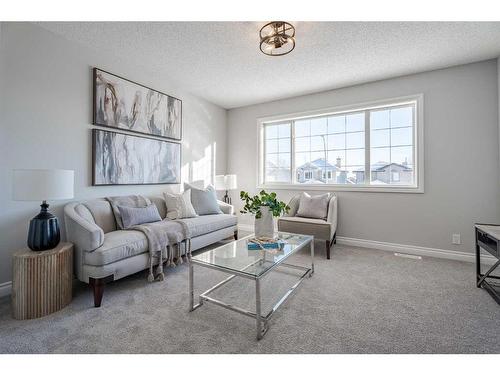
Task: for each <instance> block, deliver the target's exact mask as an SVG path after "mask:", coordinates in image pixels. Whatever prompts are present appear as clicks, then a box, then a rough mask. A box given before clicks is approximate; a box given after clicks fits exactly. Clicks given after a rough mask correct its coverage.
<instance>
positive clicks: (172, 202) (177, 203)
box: [163, 189, 196, 220]
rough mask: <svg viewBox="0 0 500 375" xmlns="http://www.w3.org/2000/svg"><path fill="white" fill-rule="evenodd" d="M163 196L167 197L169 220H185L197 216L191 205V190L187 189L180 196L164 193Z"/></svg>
mask: <svg viewBox="0 0 500 375" xmlns="http://www.w3.org/2000/svg"><path fill="white" fill-rule="evenodd" d="M163 196H164V197H165V204H166V207H167V216H166V217H167V218H168V219H172V220H174V219H184V218H188V217H195V216H196V211H195V210H194V207H193V205H192V204H191V189H187V190H185V191H184V192H183V193H180V194H175V193H169V192H164V193H163Z"/></svg>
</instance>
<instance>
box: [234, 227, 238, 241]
mask: <svg viewBox="0 0 500 375" xmlns="http://www.w3.org/2000/svg"><path fill="white" fill-rule="evenodd" d="M234 239H235V240H237V239H238V229H236V230H235V231H234Z"/></svg>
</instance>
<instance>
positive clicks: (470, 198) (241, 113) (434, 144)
mask: <svg viewBox="0 0 500 375" xmlns="http://www.w3.org/2000/svg"><path fill="white" fill-rule="evenodd" d="M332 74H335V72H332ZM276 79H279V75H278V76H277V78H276ZM499 79H500V78H499V76H498V74H497V60H489V61H484V62H478V63H473V64H468V65H462V66H456V67H452V68H447V69H442V70H436V71H430V72H425V73H420V74H414V75H409V76H403V77H399V78H393V79H387V80H383V81H377V82H373V83H368V84H363V85H358V86H353V87H347V88H342V89H337V90H332V91H327V92H322V93H316V94H311V95H305V96H300V97H294V98H291V99H285V100H279V101H275V102H269V103H264V104H259V105H253V106H248V107H241V108H236V109H231V110H229V111H228V173H236V174H237V175H238V183H239V188H240V189H241V190H247V191H249V192H250V193H255V192H256V191H257V188H256V186H257V157H256V156H255V157H249V155H257V119H258V118H261V117H268V116H274V115H282V114H287V113H296V112H303V111H310V110H317V109H322V108H331V107H335V106H343V105H352V104H356V103H364V102H370V101H375V100H381V99H388V98H395V97H401V96H408V95H414V94H421V93H422V94H424V128H425V136H424V146H425V173H424V176H425V193H423V194H409V193H374V192H338V193H337V194H338V196H339V227H338V235H339V236H344V237H350V238H357V239H365V240H372V241H382V242H390V243H399V244H406V245H414V246H423V247H428V248H436V249H445V250H455V251H461V252H466V253H470V252H472V251H473V242H474V231H473V225H474V223H475V222H498V223H500V199H499V194H498V193H499V190H500V189H499V187H500V186H499V167H500V166H499V98H498V87H497V86H498V84H499ZM299 191H300V190H299V189H297V190H296V191H291V190H277V193H278V196H279V198H280V199H282V200H285V201H288V200H289V199H290V198H291V197H292V196H293V195H294V194H297V193H299ZM311 193H312V194H315V193H316V194H317V193H321V192H318V191H316V192H314V191H312V192H311ZM233 202H236V203H237V204H238V207H236V208H237V211H239V209H240V207H241V203H240V202H239V199H238V198H237V194H236V192H234V193H233ZM240 223H243V224H253V219H252V218H251V217H248V216H242V217H241V218H240ZM452 233H460V234H461V237H462V244H461V245H453V244H452V243H451V236H452Z"/></svg>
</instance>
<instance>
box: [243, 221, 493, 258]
mask: <svg viewBox="0 0 500 375" xmlns="http://www.w3.org/2000/svg"><path fill="white" fill-rule="evenodd" d="M238 229H241V230H244V231H247V232H253V225H249V224H238ZM337 243H338V244H342V245H348V246H355V247H362V248H369V249H376V250H383V251H391V252H398V253H405V254H412V255H420V256H427V257H432V258H441V259H453V260H460V261H463V262H471V263H474V262H475V261H476V256H475V254H473V253H464V252H462V251H454V250H444V249H434V248H431V247H422V246H414V245H403V244H397V243H391V242H380V241H371V240H363V239H359V238H350V237H340V236H339V237H337ZM481 262H482V263H483V264H494V263H495V262H496V258H495V257H493V256H491V255H487V254H484V255H483V254H481Z"/></svg>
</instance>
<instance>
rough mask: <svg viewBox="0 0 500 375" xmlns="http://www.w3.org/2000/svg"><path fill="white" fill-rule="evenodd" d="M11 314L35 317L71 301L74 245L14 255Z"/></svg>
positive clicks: (61, 245) (27, 250)
mask: <svg viewBox="0 0 500 375" xmlns="http://www.w3.org/2000/svg"><path fill="white" fill-rule="evenodd" d="M12 275H13V279H12V316H13V317H14V318H15V319H34V318H40V317H42V316H45V315H48V314H51V313H53V312H56V311H58V310H60V309H62V308H63V307H64V306H66V305H68V304H69V303H70V302H71V298H72V284H73V244H72V243H68V242H61V243H60V244H59V245H57V247H55V248H54V249H51V250H46V251H32V250H30V249H28V248H25V249H22V250H18V251H16V252H15V253H14V254H13V255H12Z"/></svg>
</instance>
